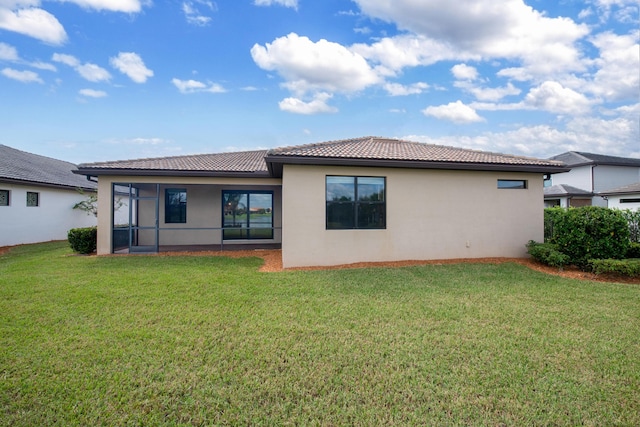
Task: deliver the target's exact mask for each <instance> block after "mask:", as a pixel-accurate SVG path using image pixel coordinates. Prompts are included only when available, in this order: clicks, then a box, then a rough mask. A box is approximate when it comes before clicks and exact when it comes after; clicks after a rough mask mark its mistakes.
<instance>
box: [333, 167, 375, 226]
mask: <svg viewBox="0 0 640 427" xmlns="http://www.w3.org/2000/svg"><path fill="white" fill-rule="evenodd" d="M385 181H386V180H385V178H384V177H362V176H327V181H326V203H327V207H326V209H327V210H326V228H327V230H336V229H338V230H340V229H343V230H344V229H354V228H358V229H363V228H365V229H366V228H368V229H384V228H386V202H385V183H386V182H385Z"/></svg>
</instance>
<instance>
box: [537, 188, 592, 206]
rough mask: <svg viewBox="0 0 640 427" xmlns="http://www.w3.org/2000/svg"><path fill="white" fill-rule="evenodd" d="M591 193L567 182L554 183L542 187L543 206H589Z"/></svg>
mask: <svg viewBox="0 0 640 427" xmlns="http://www.w3.org/2000/svg"><path fill="white" fill-rule="evenodd" d="M592 198H593V193H592V192H590V191H586V190H581V189H579V188H576V187H572V186H571V185H567V184H556V185H552V186H551V187H545V189H544V207H545V208H553V207H556V206H559V207H563V208H578V207H581V206H591V199H592Z"/></svg>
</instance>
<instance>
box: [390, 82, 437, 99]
mask: <svg viewBox="0 0 640 427" xmlns="http://www.w3.org/2000/svg"><path fill="white" fill-rule="evenodd" d="M427 89H429V85H428V84H427V83H424V82H418V83H413V84H410V85H402V84H400V83H385V84H384V90H386V91H387V92H388V93H389V95H391V96H405V95H417V94H420V93H422V92H424V91H426V90H427Z"/></svg>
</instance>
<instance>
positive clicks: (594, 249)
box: [553, 206, 629, 269]
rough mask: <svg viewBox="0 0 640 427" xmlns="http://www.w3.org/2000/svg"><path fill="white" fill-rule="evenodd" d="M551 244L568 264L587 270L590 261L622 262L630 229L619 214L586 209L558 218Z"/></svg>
mask: <svg viewBox="0 0 640 427" xmlns="http://www.w3.org/2000/svg"><path fill="white" fill-rule="evenodd" d="M553 242H554V243H555V244H557V245H558V250H559V251H560V252H562V253H563V254H565V255H568V256H569V259H570V262H571V264H575V265H577V266H578V267H580V268H582V269H588V268H589V260H592V259H609V258H611V259H621V258H624V257H625V256H626V255H627V249H628V248H629V226H628V223H627V220H626V219H625V218H624V216H623V215H622V213H621V212H620V211H618V210H614V209H607V208H601V207H597V206H585V207H582V208H571V209H568V210H567V211H566V213H565V214H564V215H561V216H559V217H558V218H557V221H556V222H555V224H554V237H553Z"/></svg>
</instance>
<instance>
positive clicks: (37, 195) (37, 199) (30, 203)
mask: <svg viewBox="0 0 640 427" xmlns="http://www.w3.org/2000/svg"><path fill="white" fill-rule="evenodd" d="M30 197H31V198H30ZM33 197H35V204H34V203H33ZM26 204H27V207H28V208H37V207H38V206H40V193H38V192H37V191H27V195H26Z"/></svg>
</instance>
